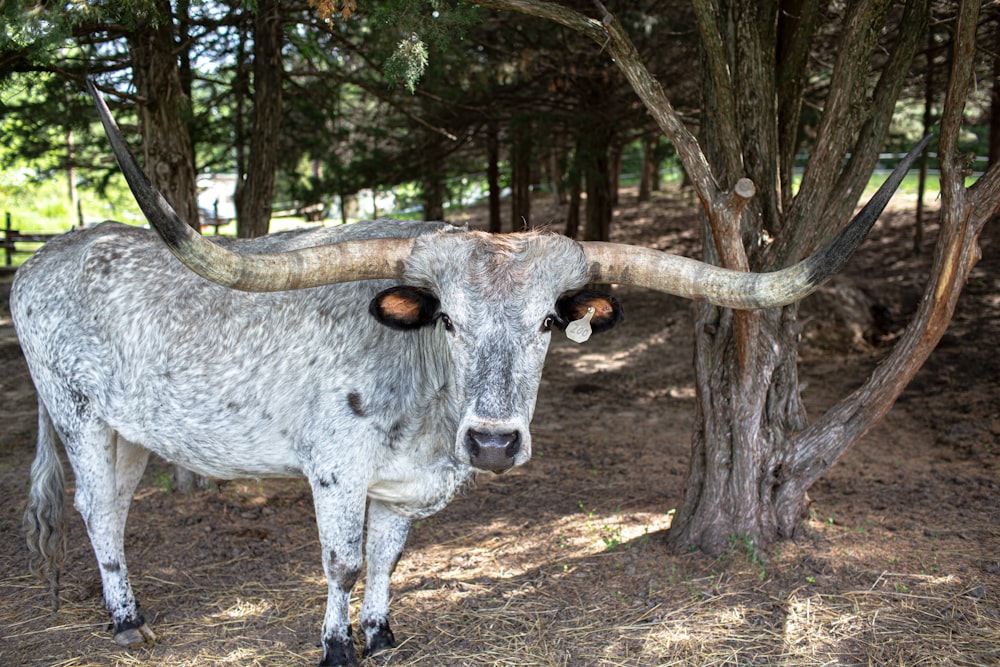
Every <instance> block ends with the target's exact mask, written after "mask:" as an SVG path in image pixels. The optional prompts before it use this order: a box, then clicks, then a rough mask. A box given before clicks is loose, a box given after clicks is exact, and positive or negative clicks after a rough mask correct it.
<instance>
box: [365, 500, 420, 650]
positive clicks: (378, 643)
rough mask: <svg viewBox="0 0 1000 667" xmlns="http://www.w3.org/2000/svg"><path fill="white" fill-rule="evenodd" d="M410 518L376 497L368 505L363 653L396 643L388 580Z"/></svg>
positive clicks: (396, 560) (401, 549) (397, 558)
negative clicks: (394, 510)
mask: <svg viewBox="0 0 1000 667" xmlns="http://www.w3.org/2000/svg"><path fill="white" fill-rule="evenodd" d="M409 530H410V520H409V519H407V518H405V517H403V516H401V515H399V514H397V513H396V512H393V511H392V510H391V509H389V508H387V507H386V506H385V505H383V504H382V503H380V502H378V501H377V500H373V501H371V503H370V505H369V507H368V541H367V544H366V549H365V551H366V557H367V560H368V568H367V573H366V579H365V601H364V604H362V606H361V628H362V629H363V630H364V631H365V655H371V654H372V653H375V652H377V651H381V650H382V649H384V648H391V647H392V646H395V643H396V641H395V637H393V634H392V629H391V628H390V627H389V580H390V578H391V576H392V572H393V570H395V569H396V564H397V563H398V562H399V557H400V555H402V553H403V547H404V546H405V544H406V535H407V533H409Z"/></svg>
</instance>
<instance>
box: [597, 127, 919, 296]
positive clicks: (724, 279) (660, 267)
mask: <svg viewBox="0 0 1000 667" xmlns="http://www.w3.org/2000/svg"><path fill="white" fill-rule="evenodd" d="M929 141H930V136H927V137H925V138H924V139H923V140H922V141H921V142H920V143H919V144H917V145H916V146H915V147H914V148H913V149H912V150H911V151H910V152H909V153H907V154H906V157H905V158H903V160H902V161H900V163H899V164H898V165H896V168H895V169H894V170H893V171H892V174H890V175H889V178H887V179H886V181H885V183H883V184H882V187H880V188H879V189H878V192H876V193H875V195H874V196H873V197H872V198H871V199H870V200H869V201H868V203H867V204H865V207H864V208H863V209H861V211H860V212H859V213H858V214H857V215H856V216H854V219H853V220H851V222H850V223H849V224H848V225H847V226H846V227H845V228H844V229H843V230H841V232H840V233H839V234H837V236H835V237H834V238H833V240H832V241H830V242H829V243H827V244H826V245H824V246H823V247H821V248H820V249H819V250H817V251H816V252H814V253H813V254H812V255H810V256H809V257H807V258H805V259H804V260H802V261H801V262H799V263H798V264H795V265H793V266H790V267H788V268H787V269H782V270H780V271H773V272H770V273H746V272H743V271H733V270H730V269H723V268H721V267H718V266H714V265H712V264H706V263H704V262H699V261H697V260H693V259H689V258H687V257H681V256H679V255H671V254H669V253H665V252H660V251H659V250H652V249H650V248H640V247H636V246H629V245H624V244H620V243H597V242H584V243H583V244H582V245H583V249H584V253H585V255H586V257H587V264H588V265H589V267H590V274H591V278H592V279H593V280H594V282H600V283H619V284H623V285H637V286H640V287H648V288H651V289H655V290H659V291H661V292H667V293H668V294H675V295H677V296H683V297H686V298H688V299H695V300H704V301H708V302H710V303H714V304H716V305H718V306H725V307H726V308H736V309H740V310H749V309H754V308H775V307H778V306H786V305H788V304H790V303H794V302H796V301H799V300H801V299H803V298H805V297H806V296H808V295H809V294H811V293H812V292H814V291H815V290H816V289H817V288H818V287H819V286H820V285H821V284H822V283H823V281H825V280H826V279H827V278H829V277H830V276H832V275H833V274H834V273H836V272H837V271H839V270H840V269H841V267H843V266H844V264H845V263H846V262H847V260H848V259H849V258H850V256H851V254H852V253H853V252H854V250H855V249H856V248H857V247H858V245H859V244H860V243H861V241H862V239H864V238H865V236H866V235H867V234H868V231H869V230H870V229H871V228H872V225H874V224H875V221H876V220H877V219H878V216H879V215H881V213H882V211H883V210H884V209H885V206H886V204H888V203H889V199H891V198H892V194H893V192H895V191H896V188H897V187H899V184H900V182H901V181H902V180H903V177H904V176H905V175H906V172H907V171H909V169H910V165H912V164H913V161H914V160H915V159H916V158H917V156H918V155H919V154H920V153H921V152H922V151H923V150H924V148H925V147H926V146H927V143H928V142H929Z"/></svg>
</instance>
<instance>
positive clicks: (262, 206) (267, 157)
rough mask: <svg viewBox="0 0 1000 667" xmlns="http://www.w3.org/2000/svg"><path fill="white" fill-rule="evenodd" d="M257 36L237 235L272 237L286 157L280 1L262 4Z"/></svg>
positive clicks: (256, 22)
mask: <svg viewBox="0 0 1000 667" xmlns="http://www.w3.org/2000/svg"><path fill="white" fill-rule="evenodd" d="M256 4H257V9H256V13H255V15H254V23H253V31H254V43H253V88H254V91H253V130H252V132H251V133H250V150H249V157H248V159H247V162H246V179H245V180H244V181H242V182H241V183H240V184H239V186H238V187H237V189H236V197H235V204H236V235H237V236H239V237H241V238H252V237H255V236H263V235H264V234H267V231H268V227H269V225H270V222H271V203H272V199H273V197H274V173H275V171H276V170H277V167H278V159H279V157H280V143H279V139H280V130H281V99H282V82H283V80H284V70H283V68H282V57H281V45H282V41H283V34H284V33H283V27H282V22H281V9H280V7H279V6H278V2H277V0H258V1H257V3H256Z"/></svg>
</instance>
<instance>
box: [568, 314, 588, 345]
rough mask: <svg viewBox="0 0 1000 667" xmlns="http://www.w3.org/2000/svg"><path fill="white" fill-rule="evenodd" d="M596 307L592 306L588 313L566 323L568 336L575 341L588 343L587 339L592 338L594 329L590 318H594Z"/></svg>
mask: <svg viewBox="0 0 1000 667" xmlns="http://www.w3.org/2000/svg"><path fill="white" fill-rule="evenodd" d="M594 312H595V310H594V307H593V306H590V307H589V308H587V314H586V315H584V316H583V317H581V318H580V319H578V320H573V321H572V322H570V323H569V324H567V325H566V338H569V339H570V340H571V341H573V342H574V343H586V342H587V339H588V338H590V334H591V333H592V331H593V330H592V329H591V328H590V320H592V319H593V318H594Z"/></svg>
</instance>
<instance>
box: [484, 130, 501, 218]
mask: <svg viewBox="0 0 1000 667" xmlns="http://www.w3.org/2000/svg"><path fill="white" fill-rule="evenodd" d="M486 180H487V183H488V186H489V191H490V221H489V231H490V233H492V234H499V233H500V231H501V227H500V128H499V126H498V124H497V122H496V121H492V120H491V121H490V122H489V124H488V125H487V127H486Z"/></svg>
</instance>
